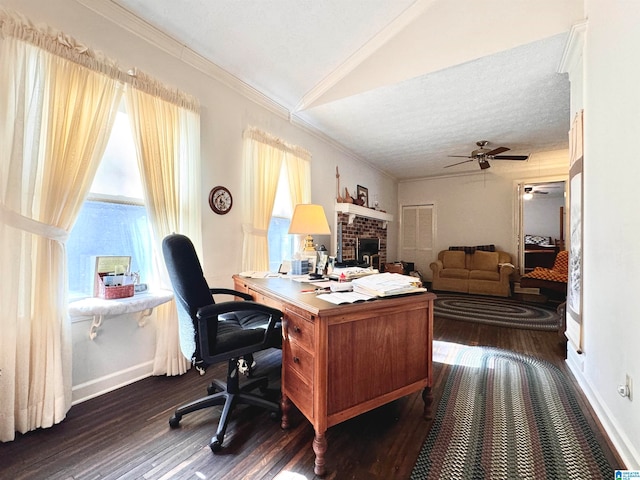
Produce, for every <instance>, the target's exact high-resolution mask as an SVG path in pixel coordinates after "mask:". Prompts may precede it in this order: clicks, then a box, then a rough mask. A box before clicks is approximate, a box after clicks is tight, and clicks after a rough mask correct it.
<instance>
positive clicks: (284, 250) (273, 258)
mask: <svg viewBox="0 0 640 480" xmlns="http://www.w3.org/2000/svg"><path fill="white" fill-rule="evenodd" d="M271 215H272V216H271V222H270V223H269V233H268V238H267V241H268V242H269V271H271V272H277V271H278V269H279V268H280V264H281V263H282V260H291V257H292V254H293V241H294V240H295V239H294V236H293V235H289V233H288V231H289V224H290V223H291V216H292V215H293V212H292V209H291V193H290V192H289V178H288V176H287V166H286V164H285V163H284V162H283V164H282V168H281V170H280V178H279V179H278V190H277V191H276V198H275V202H274V205H273V212H271Z"/></svg>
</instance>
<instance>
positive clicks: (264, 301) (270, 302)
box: [249, 290, 284, 311]
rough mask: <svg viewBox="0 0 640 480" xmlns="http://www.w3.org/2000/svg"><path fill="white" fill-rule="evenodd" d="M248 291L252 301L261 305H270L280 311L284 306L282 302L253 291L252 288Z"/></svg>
mask: <svg viewBox="0 0 640 480" xmlns="http://www.w3.org/2000/svg"><path fill="white" fill-rule="evenodd" d="M249 293H250V294H251V296H252V297H253V298H254V301H256V302H258V303H261V304H262V305H266V306H267V307H272V308H275V309H276V310H280V311H282V308H283V307H284V305H282V302H279V301H277V300H274V299H273V298H270V297H266V296H264V295H262V294H261V293H258V292H255V291H253V290H250V291H249Z"/></svg>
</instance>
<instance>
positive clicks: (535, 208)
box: [523, 195, 564, 239]
mask: <svg viewBox="0 0 640 480" xmlns="http://www.w3.org/2000/svg"><path fill="white" fill-rule="evenodd" d="M523 205H524V206H523V208H524V214H523V217H524V218H523V220H524V222H523V223H524V233H525V234H527V235H541V236H543V237H551V238H552V239H556V238H560V207H563V206H564V196H559V195H534V196H533V198H532V199H531V200H525V201H524V204H523Z"/></svg>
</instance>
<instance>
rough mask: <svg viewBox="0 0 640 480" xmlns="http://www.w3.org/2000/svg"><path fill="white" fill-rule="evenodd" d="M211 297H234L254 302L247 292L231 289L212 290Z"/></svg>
mask: <svg viewBox="0 0 640 480" xmlns="http://www.w3.org/2000/svg"><path fill="white" fill-rule="evenodd" d="M209 292H211V295H233V296H234V297H240V298H242V299H244V300H253V297H252V296H251V295H249V294H248V293H245V292H240V291H238V290H232V289H230V288H210V289H209Z"/></svg>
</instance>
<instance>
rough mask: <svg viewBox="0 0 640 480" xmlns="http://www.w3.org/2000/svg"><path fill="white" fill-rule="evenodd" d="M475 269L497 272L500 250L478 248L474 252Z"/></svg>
mask: <svg viewBox="0 0 640 480" xmlns="http://www.w3.org/2000/svg"><path fill="white" fill-rule="evenodd" d="M473 268H474V270H485V271H490V272H495V271H497V270H498V252H483V251H481V250H476V253H474V254H473Z"/></svg>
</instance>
